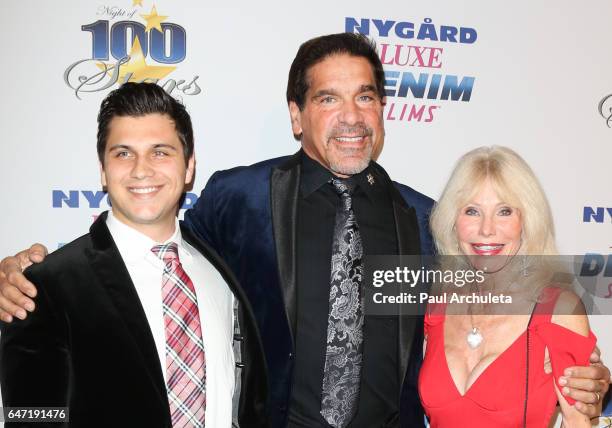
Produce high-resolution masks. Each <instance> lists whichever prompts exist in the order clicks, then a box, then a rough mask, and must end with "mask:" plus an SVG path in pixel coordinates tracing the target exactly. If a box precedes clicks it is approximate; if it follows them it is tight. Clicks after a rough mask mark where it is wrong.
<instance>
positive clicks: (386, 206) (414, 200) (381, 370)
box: [185, 33, 433, 427]
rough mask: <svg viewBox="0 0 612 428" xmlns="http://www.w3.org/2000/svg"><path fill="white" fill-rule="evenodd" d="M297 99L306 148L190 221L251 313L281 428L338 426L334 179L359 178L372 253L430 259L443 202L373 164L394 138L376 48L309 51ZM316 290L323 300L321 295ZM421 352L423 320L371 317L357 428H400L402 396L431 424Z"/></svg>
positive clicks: (217, 182)
mask: <svg viewBox="0 0 612 428" xmlns="http://www.w3.org/2000/svg"><path fill="white" fill-rule="evenodd" d="M287 101H288V103H289V109H290V114H291V120H292V128H293V132H294V135H295V137H296V138H297V139H299V140H300V141H301V146H302V150H300V151H299V152H298V153H296V154H295V155H293V156H289V157H282V158H277V159H272V160H267V161H264V162H261V163H258V164H255V165H252V166H249V167H238V168H234V169H231V170H227V171H220V172H217V173H215V174H214V175H213V176H212V177H211V178H210V180H209V182H208V184H207V185H206V188H205V189H204V191H203V193H202V196H201V197H200V199H199V200H198V202H197V204H196V205H195V207H194V208H193V209H191V210H189V211H188V212H187V213H186V215H185V223H186V224H187V225H188V227H189V228H191V230H193V231H194V232H195V233H196V234H197V235H199V236H200V237H201V238H203V239H204V240H205V241H207V242H208V243H209V244H211V245H212V246H213V247H214V248H215V249H216V250H217V251H218V252H219V254H220V255H221V257H222V258H223V259H224V260H225V261H226V262H227V263H228V264H229V266H230V268H231V269H232V270H233V271H234V272H235V273H236V275H237V276H238V280H239V281H240V283H241V284H242V285H243V288H244V290H245V291H246V293H247V295H248V297H249V300H250V301H251V303H252V306H253V308H254V310H255V316H256V318H257V321H258V324H259V328H260V331H261V336H262V340H263V342H264V349H265V354H266V357H267V363H268V370H269V379H270V382H271V385H270V388H271V390H270V392H271V401H272V402H271V403H270V404H271V413H272V420H273V424H274V426H278V427H280V426H285V425H286V424H287V423H288V424H289V426H292V427H293V426H296V427H298V426H299V427H302V426H303V427H314V426H317V427H318V426H329V425H326V423H325V421H324V420H323V419H322V418H321V415H320V413H319V412H320V410H321V409H320V400H321V398H320V395H321V392H320V388H321V381H322V368H323V359H324V357H325V334H326V328H327V311H328V307H327V306H328V299H327V298H326V296H327V295H328V294H329V291H328V290H329V275H330V258H329V256H330V251H331V235H332V230H331V226H332V225H333V224H332V223H333V214H334V212H335V211H334V207H333V204H334V203H336V204H337V203H339V198H338V197H337V195H333V194H331V195H330V189H329V188H330V187H331V184H329V180H330V179H331V178H332V177H334V176H336V177H341V178H343V177H351V178H352V179H353V180H354V181H356V183H357V186H358V188H360V189H361V193H359V192H357V193H356V194H355V196H354V206H355V211H356V216H357V221H358V223H359V225H360V228H361V230H362V235H364V253H365V254H398V253H400V254H423V253H425V254H428V253H431V248H432V242H431V236H430V234H429V231H428V214H429V210H430V208H431V206H432V202H433V201H432V200H431V199H430V198H428V197H426V196H424V195H422V194H420V193H418V192H416V191H415V190H413V189H411V188H409V187H407V186H404V185H401V184H398V183H394V182H392V181H391V179H390V178H389V177H388V175H387V174H386V172H385V171H384V169H383V168H382V167H380V166H379V165H378V164H376V163H375V162H374V161H373V160H372V159H373V158H376V157H377V156H378V154H379V153H380V150H381V149H382V145H383V140H384V127H383V117H382V112H383V105H384V74H383V68H382V64H381V62H380V60H379V58H378V56H377V54H376V50H375V47H374V45H373V44H371V43H370V42H369V41H368V40H367V39H366V38H364V37H362V36H360V35H356V34H348V33H345V34H336V35H330V36H323V37H319V38H316V39H313V40H310V41H308V42H306V43H304V44H303V45H302V46H301V47H300V50H299V51H298V53H297V56H296V58H295V60H294V62H293V64H292V66H291V71H290V74H289V83H288V88H287ZM334 197H335V200H334ZM383 224H384V227H383V226H382V225H383ZM320 254H323V255H322V256H320ZM312 271H315V272H314V273H312ZM319 272H320V274H319ZM318 278H320V279H321V281H316V279H318ZM315 287H316V288H318V289H321V292H320V293H318V294H317V292H316V291H312V292H311V290H312V289H313V288H315ZM322 299H324V300H322ZM369 344H371V346H368V345H369ZM421 352H422V326H421V324H420V320H419V319H418V318H417V317H408V316H402V317H397V316H396V317H394V318H391V319H381V318H376V317H366V321H365V327H364V356H363V359H364V366H363V369H362V383H361V394H360V399H359V411H358V412H357V414H356V415H355V417H354V420H353V422H352V424H351V426H355V427H370V426H376V427H379V426H398V425H399V403H400V391H402V390H403V391H404V394H402V401H401V402H402V406H403V407H404V409H403V411H402V425H403V426H411V427H414V426H420V425H422V424H423V414H422V411H421V407H420V404H419V399H418V393H417V389H416V381H417V379H416V378H417V374H418V367H419V365H420V361H421V356H420V353H421Z"/></svg>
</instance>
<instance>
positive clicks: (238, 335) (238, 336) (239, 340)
mask: <svg viewBox="0 0 612 428" xmlns="http://www.w3.org/2000/svg"><path fill="white" fill-rule="evenodd" d="M234 340H236V341H238V342H242V341H243V340H244V336H243V335H241V334H235V335H234Z"/></svg>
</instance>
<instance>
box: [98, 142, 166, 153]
mask: <svg viewBox="0 0 612 428" xmlns="http://www.w3.org/2000/svg"><path fill="white" fill-rule="evenodd" d="M152 148H153V149H162V148H163V149H170V150H174V151H175V152H176V151H178V149H177V148H176V147H174V146H173V145H170V144H166V143H158V144H154V145H153V146H152ZM121 149H127V150H132V146H130V145H128V144H115V145H114V146H111V147H109V148H108V151H109V152H112V151H113V150H121Z"/></svg>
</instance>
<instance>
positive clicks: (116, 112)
mask: <svg viewBox="0 0 612 428" xmlns="http://www.w3.org/2000/svg"><path fill="white" fill-rule="evenodd" d="M153 113H159V114H165V115H168V116H169V117H170V119H171V120H172V121H173V122H174V127H175V129H176V133H177V135H178V137H179V140H180V141H181V144H182V145H183V154H184V155H185V162H187V161H188V160H189V158H190V157H191V156H192V155H193V128H192V126H191V118H190V117H189V113H187V110H185V106H184V105H183V104H181V103H180V102H178V101H177V100H175V99H174V98H173V97H172V96H170V95H169V94H168V93H167V92H166V91H164V90H163V89H162V88H161V87H160V86H158V85H156V84H154V83H134V82H127V83H124V84H123V85H121V86H120V87H119V88H118V89H115V90H114V91H112V92H110V93H109V94H108V95H107V96H106V98H104V100H103V101H102V104H101V105H100V112H99V113H98V144H97V146H98V158H99V159H100V162H101V163H102V165H104V150H105V149H106V140H107V138H108V131H109V130H108V126H109V124H110V122H111V120H112V119H113V118H114V117H117V116H119V117H121V116H131V117H140V116H145V115H147V114H153Z"/></svg>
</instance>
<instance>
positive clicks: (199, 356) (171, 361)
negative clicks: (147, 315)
mask: <svg viewBox="0 0 612 428" xmlns="http://www.w3.org/2000/svg"><path fill="white" fill-rule="evenodd" d="M151 251H153V253H155V254H156V255H157V257H159V258H160V259H162V260H163V262H164V263H165V264H166V266H165V268H164V272H163V274H162V300H163V311H164V325H165V329H166V390H167V392H168V402H169V403H170V415H171V418H172V427H173V428H192V427H193V428H203V427H204V411H205V409H206V359H205V357H204V344H203V342H202V330H201V327H200V313H199V311H198V301H197V298H196V293H195V289H194V287H193V283H192V282H191V279H189V276H187V273H185V271H184V270H183V266H182V265H181V262H180V260H179V257H178V248H177V245H176V243H174V242H170V243H168V244H165V245H156V246H155V247H153V248H152V249H151Z"/></svg>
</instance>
